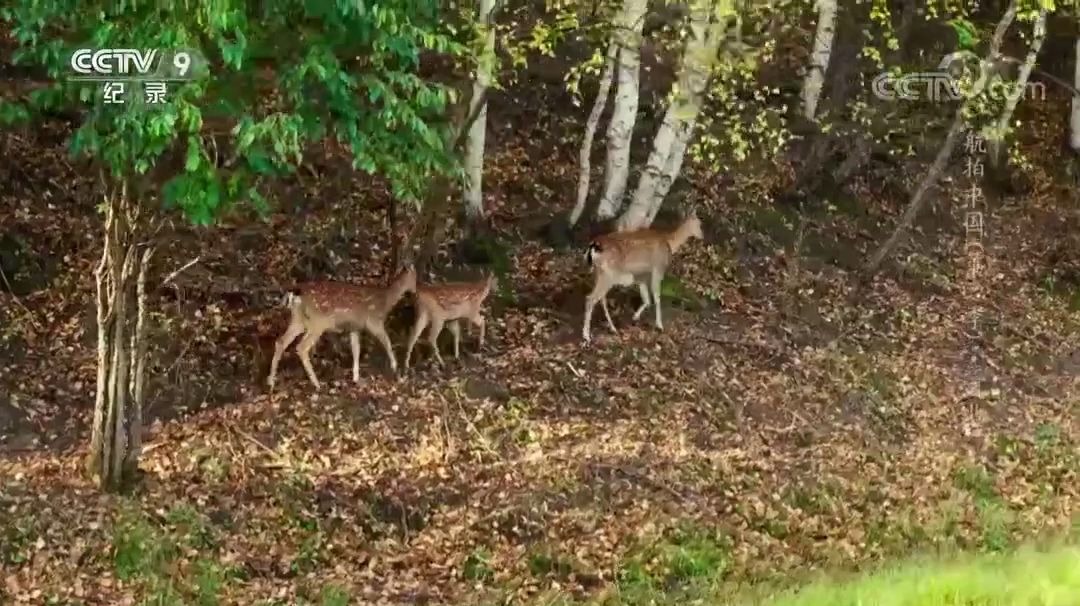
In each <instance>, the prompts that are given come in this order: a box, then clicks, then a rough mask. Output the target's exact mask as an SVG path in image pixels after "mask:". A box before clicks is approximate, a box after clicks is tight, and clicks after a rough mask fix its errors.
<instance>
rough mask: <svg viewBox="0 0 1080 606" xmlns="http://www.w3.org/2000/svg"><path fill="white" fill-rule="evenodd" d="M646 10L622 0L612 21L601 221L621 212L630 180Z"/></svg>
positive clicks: (641, 1)
mask: <svg viewBox="0 0 1080 606" xmlns="http://www.w3.org/2000/svg"><path fill="white" fill-rule="evenodd" d="M647 8H648V2H647V1H646V0H625V1H624V3H623V6H622V9H621V11H620V12H619V13H618V16H617V17H616V19H615V24H614V26H615V32H614V34H613V35H612V40H613V41H614V42H615V44H616V45H617V46H618V47H619V52H618V57H619V58H618V61H617V69H616V72H615V73H616V75H615V77H616V81H617V85H616V88H615V103H614V106H613V107H612V110H611V122H610V123H608V130H607V164H606V166H605V171H604V190H603V194H602V196H601V198H600V204H599V205H598V206H597V208H596V218H597V219H599V220H601V221H604V220H607V219H611V218H613V217H614V216H615V215H617V214H618V213H619V211H620V210H621V209H622V206H623V196H624V195H625V194H626V182H627V180H628V179H629V177H630V145H631V143H632V142H633V139H634V124H635V123H636V121H637V112H638V95H639V84H640V80H641V40H642V34H641V32H642V28H643V27H644V24H645V11H646V9H647Z"/></svg>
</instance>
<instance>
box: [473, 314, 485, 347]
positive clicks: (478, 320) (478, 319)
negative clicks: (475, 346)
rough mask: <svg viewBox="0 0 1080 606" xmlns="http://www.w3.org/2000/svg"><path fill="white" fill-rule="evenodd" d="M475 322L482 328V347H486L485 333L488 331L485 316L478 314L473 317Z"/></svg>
mask: <svg viewBox="0 0 1080 606" xmlns="http://www.w3.org/2000/svg"><path fill="white" fill-rule="evenodd" d="M473 324H476V326H477V327H479V328H480V349H483V348H484V333H485V332H486V331H487V322H485V321H484V316H482V315H480V314H476V317H475V318H473Z"/></svg>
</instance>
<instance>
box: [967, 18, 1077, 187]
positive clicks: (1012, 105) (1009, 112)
mask: <svg viewBox="0 0 1080 606" xmlns="http://www.w3.org/2000/svg"><path fill="white" fill-rule="evenodd" d="M1046 14H1047V9H1046V4H1045V3H1043V2H1040V3H1039V8H1038V11H1037V14H1036V16H1035V26H1034V36H1033V37H1032V39H1031V46H1030V47H1028V53H1027V57H1025V58H1024V63H1023V64H1022V65H1020V71H1019V73H1018V74H1017V76H1016V82H1013V83H1011V84H1009V89H1008V94H1007V95H1006V96H1005V107H1004V108H1003V109H1002V111H1001V115H1000V116H998V119H997V124H996V125H995V127H994V128H993V129H992V130H991V134H992V136H991V137H989V141H988V143H989V148H990V149H989V152H990V158H991V161H992V162H993V163H994V165H995V166H1000V165H1001V164H1002V162H1003V160H1004V153H1003V152H1004V149H1005V142H1006V140H1007V138H1008V135H1009V131H1010V130H1012V129H1011V126H1010V123H1011V122H1012V117H1013V112H1015V111H1016V106H1017V105H1019V104H1020V99H1021V98H1022V97H1023V96H1024V91H1025V90H1027V84H1028V80H1029V79H1030V78H1031V72H1032V71H1034V69H1035V61H1036V60H1037V59H1038V57H1039V50H1041V49H1042V44H1043V40H1045V39H1046ZM1073 103H1074V104H1075V103H1076V101H1075V99H1074V100H1073Z"/></svg>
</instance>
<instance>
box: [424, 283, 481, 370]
mask: <svg viewBox="0 0 1080 606" xmlns="http://www.w3.org/2000/svg"><path fill="white" fill-rule="evenodd" d="M495 284H496V282H495V274H490V275H488V277H486V278H484V279H483V280H480V281H478V282H452V283H447V284H419V285H417V287H416V324H414V325H413V329H412V334H410V335H409V345H408V347H407V348H406V350H405V368H406V369H407V368H409V362H410V360H411V359H412V351H413V347H414V346H415V345H416V341H417V340H418V339H419V338H420V333H421V332H423V330H424V328H426V327H428V326H429V325H430V327H431V328H429V329H428V343H430V344H431V348H432V349H433V350H434V351H435V359H436V360H438V362H439V364H442V363H443V359H442V356H441V355H440V354H439V345H438V339H439V334H440V333H442V330H443V326H444V325H447V324H449V327H450V332H451V334H453V335H454V357H455V358H458V357H460V356H461V347H460V344H461V325H460V321H461V320H467V321H468V322H469V324H470V325H472V326H476V327H477V328H479V329H480V347H481V348H483V347H484V331H485V328H484V326H485V322H484V316H483V314H482V313H481V311H482V308H483V306H484V301H486V300H487V298H488V295H490V294H491V291H492V290H493V289H494V288H495Z"/></svg>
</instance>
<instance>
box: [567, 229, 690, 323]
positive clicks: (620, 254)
mask: <svg viewBox="0 0 1080 606" xmlns="http://www.w3.org/2000/svg"><path fill="white" fill-rule="evenodd" d="M692 237H696V238H703V237H704V236H703V235H702V233H701V221H699V220H698V217H697V212H695V211H691V212H690V214H688V215H687V216H686V218H685V219H683V221H682V223H681V224H679V226H678V227H676V228H675V229H674V230H670V231H661V230H657V229H637V230H633V231H623V232H613V233H610V234H604V235H602V236H599V237H597V238H594V239H593V241H592V242H591V243H589V249H588V250H587V251H586V252H585V260H586V261H587V262H588V263H589V266H590V267H592V271H593V277H594V278H595V283H594V284H593V289H592V292H591V293H589V295H588V297H586V298H585V326H584V327H583V328H582V330H581V337H582V339H584V340H585V342H586V343H587V342H589V340H590V338H591V336H590V333H589V324H590V323H591V322H592V312H593V307H595V306H596V302H597V301H599V302H600V304H601V306H602V307H603V308H604V317H605V318H607V323H608V327H610V328H611V332H618V331H617V330H615V323H614V322H612V321H611V314H610V313H608V306H607V293H608V291H609V290H611V289H612V287H614V286H632V285H634V284H635V283H636V284H637V285H638V289H639V290H640V292H641V306H640V307H638V308H637V311H635V312H634V320H637V319H639V318H641V314H642V312H644V311H645V309H646V308H648V307H649V290H650V288H651V289H652V299H653V303H654V304H655V306H656V327H657V328H659V329H660V330H663V329H664V322H663V320H662V319H661V318H660V282H661V280H663V278H664V272H665V271H667V268H668V264H669V263H670V262H671V255H672V254H673V253H674V252H675V251H677V250H679V248H681V247H682V245H683V244H686V242H687V240H689V239H690V238H692Z"/></svg>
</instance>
